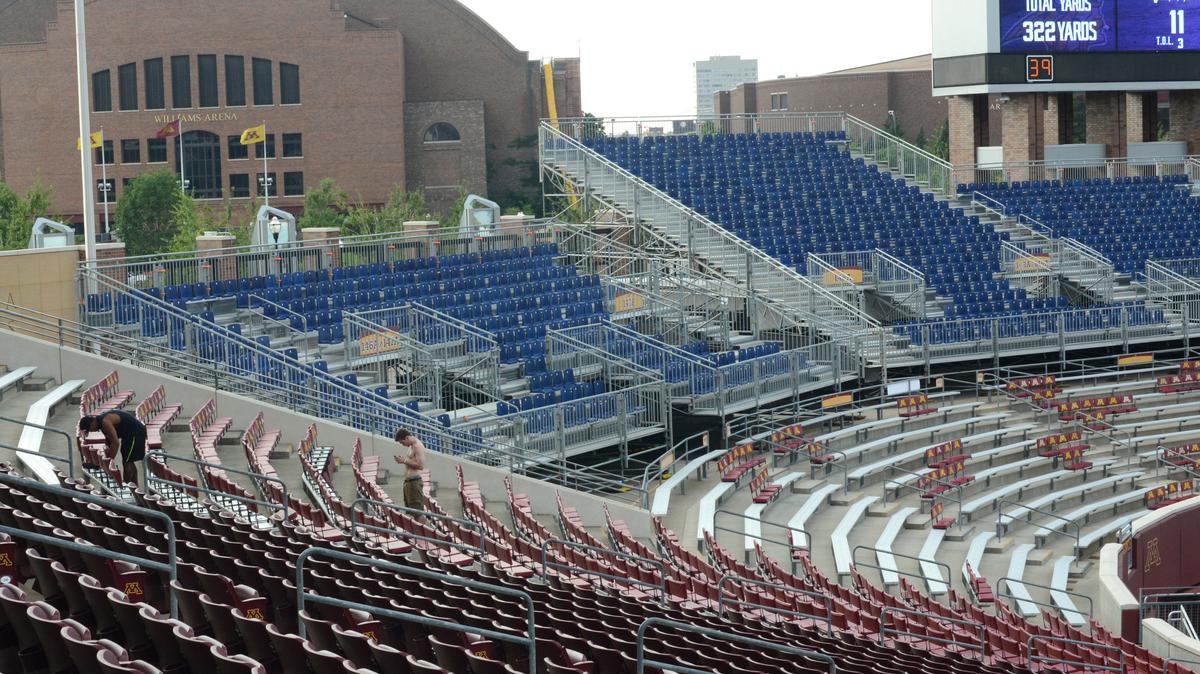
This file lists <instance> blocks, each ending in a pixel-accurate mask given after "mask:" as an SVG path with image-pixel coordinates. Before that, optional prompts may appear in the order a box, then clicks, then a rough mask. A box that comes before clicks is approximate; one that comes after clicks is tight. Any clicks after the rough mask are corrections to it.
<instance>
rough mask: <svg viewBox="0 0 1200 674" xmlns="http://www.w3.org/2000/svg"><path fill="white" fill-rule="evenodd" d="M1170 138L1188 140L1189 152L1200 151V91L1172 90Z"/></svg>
mask: <svg viewBox="0 0 1200 674" xmlns="http://www.w3.org/2000/svg"><path fill="white" fill-rule="evenodd" d="M1167 135H1168V138H1170V140H1174V141H1180V140H1182V141H1186V142H1187V144H1188V153H1189V154H1193V153H1196V152H1200V143H1198V142H1197V141H1198V140H1200V91H1172V92H1171V129H1170V131H1169V132H1168V134H1167Z"/></svg>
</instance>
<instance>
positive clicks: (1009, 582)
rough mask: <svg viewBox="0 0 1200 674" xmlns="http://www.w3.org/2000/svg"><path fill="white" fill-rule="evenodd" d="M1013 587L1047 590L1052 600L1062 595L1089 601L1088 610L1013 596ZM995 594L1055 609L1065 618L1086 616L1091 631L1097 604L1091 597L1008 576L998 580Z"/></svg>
mask: <svg viewBox="0 0 1200 674" xmlns="http://www.w3.org/2000/svg"><path fill="white" fill-rule="evenodd" d="M1013 585H1022V586H1025V587H1035V588H1037V589H1039V590H1045V591H1046V592H1047V593H1049V594H1050V596H1051V597H1052V598H1053V596H1054V595H1056V594H1061V595H1062V596H1064V597H1068V598H1071V599H1083V600H1086V601H1087V610H1086V611H1083V610H1080V609H1079V607H1078V606H1076V607H1075V609H1074V610H1071V609H1069V608H1064V607H1063V606H1060V605H1059V604H1055V603H1051V602H1044V601H1038V600H1036V599H1033V598H1032V597H1018V596H1017V595H1015V594H1013V592H1012V586H1013ZM1003 588H1008V589H1007V591H1005V590H1004V589H1003ZM995 594H996V596H997V597H1003V598H1005V599H1009V600H1012V601H1013V602H1018V603H1026V604H1033V605H1034V606H1040V607H1042V608H1048V609H1053V610H1055V611H1058V612H1059V613H1062V614H1064V617H1065V614H1067V613H1077V614H1080V615H1086V616H1087V620H1086V625H1085V626H1086V628H1087V629H1089V630H1090V629H1091V624H1092V615H1093V614H1094V613H1095V604H1094V600H1093V599H1092V598H1091V597H1090V596H1089V595H1086V594H1080V593H1078V592H1071V591H1070V590H1067V589H1064V588H1057V587H1051V586H1049V585H1039V584H1037V583H1031V582H1029V581H1027V580H1021V579H1018V578H1009V577H1008V576H1001V577H1000V578H997V579H996V591H995Z"/></svg>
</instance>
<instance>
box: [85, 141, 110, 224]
mask: <svg viewBox="0 0 1200 674" xmlns="http://www.w3.org/2000/svg"><path fill="white" fill-rule="evenodd" d="M88 145H91V143H90V142H89V143H88ZM113 152H116V149H114V150H113ZM107 159H108V155H107V154H106V153H105V152H104V127H100V180H101V184H103V185H104V233H105V234H108V233H109V230H108V162H107V161H105V160H107Z"/></svg>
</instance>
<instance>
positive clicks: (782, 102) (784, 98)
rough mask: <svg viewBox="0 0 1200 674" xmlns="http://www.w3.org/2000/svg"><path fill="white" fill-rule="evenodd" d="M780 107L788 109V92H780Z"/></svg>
mask: <svg viewBox="0 0 1200 674" xmlns="http://www.w3.org/2000/svg"><path fill="white" fill-rule="evenodd" d="M779 109H780V110H787V109H788V101H787V94H779Z"/></svg>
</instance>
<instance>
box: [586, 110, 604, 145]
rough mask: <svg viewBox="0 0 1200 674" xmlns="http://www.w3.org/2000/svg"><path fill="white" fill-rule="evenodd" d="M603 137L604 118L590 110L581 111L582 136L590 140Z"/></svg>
mask: <svg viewBox="0 0 1200 674" xmlns="http://www.w3.org/2000/svg"><path fill="white" fill-rule="evenodd" d="M603 137H604V120H603V119H601V118H600V117H597V116H595V115H593V114H592V113H590V112H585V113H583V138H584V139H585V140H592V139H595V138H603Z"/></svg>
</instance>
